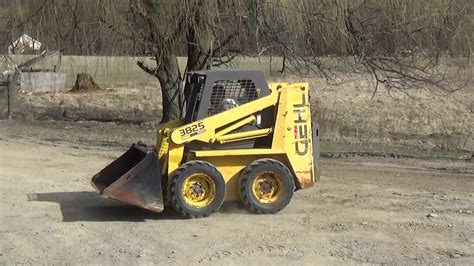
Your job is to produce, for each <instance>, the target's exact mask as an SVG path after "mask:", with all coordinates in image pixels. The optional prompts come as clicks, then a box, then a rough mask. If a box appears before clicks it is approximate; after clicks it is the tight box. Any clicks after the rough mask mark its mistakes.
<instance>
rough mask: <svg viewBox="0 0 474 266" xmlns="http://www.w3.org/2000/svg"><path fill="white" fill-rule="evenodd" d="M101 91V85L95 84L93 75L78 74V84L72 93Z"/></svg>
mask: <svg viewBox="0 0 474 266" xmlns="http://www.w3.org/2000/svg"><path fill="white" fill-rule="evenodd" d="M98 90H101V88H100V87H99V85H97V83H95V81H94V79H93V78H92V76H91V75H89V74H86V73H81V74H77V77H76V83H75V84H74V87H72V89H71V92H88V91H98Z"/></svg>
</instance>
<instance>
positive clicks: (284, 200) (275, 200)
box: [239, 159, 295, 214]
mask: <svg viewBox="0 0 474 266" xmlns="http://www.w3.org/2000/svg"><path fill="white" fill-rule="evenodd" d="M294 191H295V181H294V179H293V175H292V174H291V172H290V170H289V169H288V167H286V166H285V165H284V164H282V163H281V162H279V161H277V160H273V159H260V160H256V161H254V162H252V163H251V164H250V165H249V166H247V167H246V168H245V169H244V170H243V171H242V174H241V175H240V180H239V193H240V198H241V200H242V203H243V204H244V205H245V206H246V207H247V208H248V209H249V210H250V211H252V212H255V213H260V214H268V213H277V212H279V211H281V210H282V209H283V208H285V207H286V205H288V203H290V200H291V198H292V197H293V193H294Z"/></svg>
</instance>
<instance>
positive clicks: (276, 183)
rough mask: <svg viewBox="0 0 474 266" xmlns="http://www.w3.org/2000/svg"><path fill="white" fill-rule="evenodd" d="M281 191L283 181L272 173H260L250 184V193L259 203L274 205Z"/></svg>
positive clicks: (282, 189)
mask: <svg viewBox="0 0 474 266" xmlns="http://www.w3.org/2000/svg"><path fill="white" fill-rule="evenodd" d="M283 191H284V186H283V179H282V177H281V176H279V175H277V174H276V173H274V172H264V173H261V174H260V175H258V176H257V177H256V178H255V179H254V180H253V182H252V192H253V194H254V196H255V197H256V198H257V200H258V201H259V202H261V203H265V204H271V203H275V202H276V201H277V200H278V199H280V198H281V195H282V194H283Z"/></svg>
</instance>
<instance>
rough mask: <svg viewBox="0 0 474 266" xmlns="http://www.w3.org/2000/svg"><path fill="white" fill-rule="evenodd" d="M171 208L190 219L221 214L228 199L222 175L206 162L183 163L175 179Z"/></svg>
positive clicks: (176, 172) (172, 178) (172, 180)
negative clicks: (221, 207) (216, 213)
mask: <svg viewBox="0 0 474 266" xmlns="http://www.w3.org/2000/svg"><path fill="white" fill-rule="evenodd" d="M170 192H171V195H170V196H171V205H172V206H173V208H174V209H175V210H176V211H177V212H179V213H180V214H182V215H184V216H186V217H188V218H201V217H207V216H209V215H211V214H212V213H213V212H215V211H217V210H218V209H219V208H220V206H221V205H222V203H223V202H224V199H225V181H224V178H223V177H222V175H221V173H220V172H219V171H218V170H217V169H216V168H215V167H214V166H213V165H212V164H210V163H208V162H205V161H197V160H196V161H190V162H187V163H185V164H182V165H181V166H180V167H179V168H178V169H177V170H176V171H175V173H174V174H173V176H172V177H171V186H170Z"/></svg>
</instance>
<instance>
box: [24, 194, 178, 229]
mask: <svg viewBox="0 0 474 266" xmlns="http://www.w3.org/2000/svg"><path fill="white" fill-rule="evenodd" d="M28 199H29V200H30V201H42V202H56V203H58V204H59V207H60V209H61V213H62V216H63V222H77V221H98V222H100V221H103V222H105V221H127V222H143V221H145V220H146V219H151V220H179V219H183V217H181V216H180V215H179V214H178V213H176V212H175V211H174V210H173V208H171V207H167V208H165V210H164V211H163V212H161V213H154V212H151V211H148V210H145V209H141V208H138V207H135V206H131V205H128V204H125V203H121V202H119V201H116V200H112V199H106V198H103V197H101V196H99V195H98V194H97V193H95V192H90V191H73V192H50V193H33V194H28Z"/></svg>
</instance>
